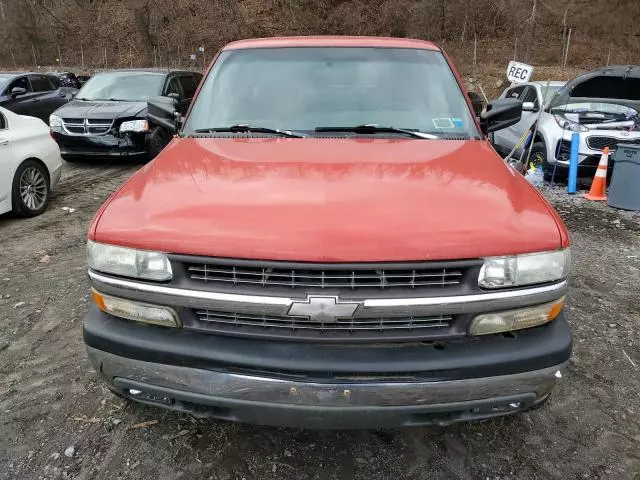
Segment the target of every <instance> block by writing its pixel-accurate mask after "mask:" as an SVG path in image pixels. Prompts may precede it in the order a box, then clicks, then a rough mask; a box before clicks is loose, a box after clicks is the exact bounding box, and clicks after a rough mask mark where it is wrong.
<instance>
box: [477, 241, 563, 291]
mask: <svg viewBox="0 0 640 480" xmlns="http://www.w3.org/2000/svg"><path fill="white" fill-rule="evenodd" d="M570 263H571V253H570V250H569V249H568V248H567V249H565V250H557V251H555V252H543V253H530V254H525V255H515V256H511V257H491V258H486V259H485V261H484V265H483V266H482V268H481V269H480V277H479V278H478V285H480V287H482V288H504V287H519V286H521V285H531V284H534V283H544V282H553V281H555V280H561V279H563V278H565V277H566V276H567V275H568V274H569V264H570Z"/></svg>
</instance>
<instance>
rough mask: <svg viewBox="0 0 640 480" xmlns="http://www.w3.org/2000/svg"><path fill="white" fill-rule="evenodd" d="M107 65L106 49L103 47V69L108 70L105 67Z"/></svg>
mask: <svg viewBox="0 0 640 480" xmlns="http://www.w3.org/2000/svg"><path fill="white" fill-rule="evenodd" d="M107 65H108V63H107V47H104V68H105V69H106V68H108V67H107Z"/></svg>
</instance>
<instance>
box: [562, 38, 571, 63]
mask: <svg viewBox="0 0 640 480" xmlns="http://www.w3.org/2000/svg"><path fill="white" fill-rule="evenodd" d="M569 45H571V29H569V35H567V47H566V49H565V51H564V62H562V66H563V67H566V66H567V60H569Z"/></svg>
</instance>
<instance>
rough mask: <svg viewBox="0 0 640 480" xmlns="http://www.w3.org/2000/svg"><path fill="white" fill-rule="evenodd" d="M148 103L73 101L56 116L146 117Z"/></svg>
mask: <svg viewBox="0 0 640 480" xmlns="http://www.w3.org/2000/svg"><path fill="white" fill-rule="evenodd" d="M146 108H147V102H109V101H88V100H72V101H71V102H69V103H67V104H65V105H63V106H62V107H60V108H59V109H57V110H56V111H55V112H54V114H55V115H57V116H59V117H62V118H95V119H103V118H109V119H111V118H131V117H144V116H145V115H144V112H145V111H146Z"/></svg>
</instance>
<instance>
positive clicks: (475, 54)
mask: <svg viewBox="0 0 640 480" xmlns="http://www.w3.org/2000/svg"><path fill="white" fill-rule="evenodd" d="M477 59H478V35H476V34H474V35H473V74H474V75H475V74H476V62H477Z"/></svg>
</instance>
